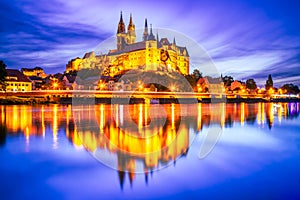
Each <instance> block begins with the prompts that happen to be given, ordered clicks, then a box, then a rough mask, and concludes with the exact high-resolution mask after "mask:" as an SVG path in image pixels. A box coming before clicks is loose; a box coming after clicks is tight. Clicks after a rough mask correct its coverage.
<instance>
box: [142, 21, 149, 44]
mask: <svg viewBox="0 0 300 200" xmlns="http://www.w3.org/2000/svg"><path fill="white" fill-rule="evenodd" d="M147 40H148V24H147V18H146V19H145V28H144V34H143V41H147Z"/></svg>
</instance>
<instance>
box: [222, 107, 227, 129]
mask: <svg viewBox="0 0 300 200" xmlns="http://www.w3.org/2000/svg"><path fill="white" fill-rule="evenodd" d="M225 114H226V110H225V103H222V104H221V126H222V127H224V125H225V117H226V116H225Z"/></svg>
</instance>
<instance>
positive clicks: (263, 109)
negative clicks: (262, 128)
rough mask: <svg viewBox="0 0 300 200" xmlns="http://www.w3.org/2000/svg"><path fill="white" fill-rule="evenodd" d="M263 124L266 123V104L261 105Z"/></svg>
mask: <svg viewBox="0 0 300 200" xmlns="http://www.w3.org/2000/svg"><path fill="white" fill-rule="evenodd" d="M261 122H262V124H264V123H265V103H262V104H261Z"/></svg>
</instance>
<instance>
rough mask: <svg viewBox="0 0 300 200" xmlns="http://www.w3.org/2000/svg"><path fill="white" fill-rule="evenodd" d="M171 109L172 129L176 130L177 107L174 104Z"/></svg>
mask: <svg viewBox="0 0 300 200" xmlns="http://www.w3.org/2000/svg"><path fill="white" fill-rule="evenodd" d="M171 109H172V129H174V128H175V106H174V103H172V105H171Z"/></svg>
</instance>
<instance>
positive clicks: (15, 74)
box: [6, 69, 31, 82]
mask: <svg viewBox="0 0 300 200" xmlns="http://www.w3.org/2000/svg"><path fill="white" fill-rule="evenodd" d="M6 72H7V76H8V77H16V78H17V80H13V79H12V80H7V81H13V82H31V81H30V80H29V79H28V78H27V77H26V76H25V75H24V74H22V73H21V72H20V71H19V70H17V69H6Z"/></svg>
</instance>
